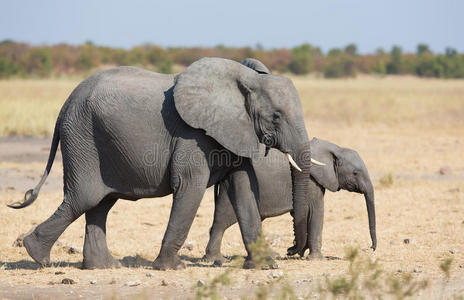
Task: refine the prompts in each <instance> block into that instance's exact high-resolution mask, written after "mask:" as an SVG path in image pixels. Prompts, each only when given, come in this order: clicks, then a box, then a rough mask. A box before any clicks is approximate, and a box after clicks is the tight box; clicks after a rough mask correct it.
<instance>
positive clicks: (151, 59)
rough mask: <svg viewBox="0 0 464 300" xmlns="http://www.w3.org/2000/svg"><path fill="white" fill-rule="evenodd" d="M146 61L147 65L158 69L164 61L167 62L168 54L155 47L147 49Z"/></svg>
mask: <svg viewBox="0 0 464 300" xmlns="http://www.w3.org/2000/svg"><path fill="white" fill-rule="evenodd" d="M147 51H148V52H147V60H148V63H149V64H151V65H153V66H156V67H159V66H161V65H162V64H163V63H164V62H165V61H167V60H169V54H168V53H167V52H166V50H164V49H163V48H161V47H159V46H155V45H151V46H149V47H147Z"/></svg>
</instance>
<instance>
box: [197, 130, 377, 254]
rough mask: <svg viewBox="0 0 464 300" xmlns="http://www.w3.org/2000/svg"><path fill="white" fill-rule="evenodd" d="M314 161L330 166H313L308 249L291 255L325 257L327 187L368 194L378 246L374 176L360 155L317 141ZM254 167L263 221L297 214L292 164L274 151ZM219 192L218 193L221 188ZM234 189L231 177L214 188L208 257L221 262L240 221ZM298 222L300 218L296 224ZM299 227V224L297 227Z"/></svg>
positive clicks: (372, 232)
mask: <svg viewBox="0 0 464 300" xmlns="http://www.w3.org/2000/svg"><path fill="white" fill-rule="evenodd" d="M310 145H311V157H314V158H315V159H316V160H318V161H320V162H323V163H325V166H318V165H312V166H311V171H310V173H311V177H310V179H309V180H308V185H309V193H308V196H307V199H306V200H307V203H306V208H307V209H306V212H304V213H306V214H307V224H305V225H304V226H307V240H306V243H305V245H303V246H300V247H298V245H295V246H293V247H291V248H289V249H288V252H287V255H294V254H297V253H298V254H299V255H301V256H303V255H304V252H305V251H306V249H309V251H310V252H309V256H308V258H309V259H322V258H323V256H322V253H321V246H322V238H321V233H322V225H323V219H324V202H323V200H324V193H325V189H328V190H330V191H332V192H336V191H339V190H340V189H344V190H347V191H350V192H356V193H362V194H364V197H365V200H366V206H367V212H368V217H369V231H370V235H371V240H372V246H371V248H372V249H374V250H375V248H376V246H377V239H376V231H375V205H374V189H373V186H372V183H371V180H370V178H369V173H368V171H367V168H366V166H365V165H364V162H363V160H362V159H361V157H360V156H359V154H358V153H357V152H356V151H354V150H351V149H347V148H341V147H339V146H337V145H335V144H333V143H330V142H327V141H324V140H321V139H317V138H313V139H312V140H311V142H310ZM253 167H254V170H255V172H256V176H257V179H258V182H259V199H260V203H259V205H258V206H259V212H260V215H261V219H263V220H264V219H266V218H269V217H274V216H279V215H282V214H284V213H287V212H291V213H292V215H293V214H294V211H293V207H294V203H293V198H292V178H291V172H290V166H289V163H288V160H287V159H286V158H285V155H283V154H282V153H280V152H278V151H274V150H272V149H271V150H270V152H269V154H268V155H267V156H266V157H263V158H259V159H255V160H253ZM218 188H219V190H218ZM229 195H230V191H229V188H228V180H227V178H225V179H223V180H222V181H221V182H219V184H218V186H216V189H215V198H214V199H215V210H214V221H213V225H212V227H211V230H210V239H209V242H208V246H207V247H206V254H205V256H204V257H203V259H204V260H206V261H218V260H219V261H222V260H223V256H222V254H221V241H222V237H223V235H224V231H225V230H226V229H227V228H229V227H230V226H231V225H233V224H234V223H236V222H237V218H236V216H235V213H234V210H233V207H232V205H231V202H230V201H229ZM294 222H295V220H294ZM294 226H297V225H296V224H294Z"/></svg>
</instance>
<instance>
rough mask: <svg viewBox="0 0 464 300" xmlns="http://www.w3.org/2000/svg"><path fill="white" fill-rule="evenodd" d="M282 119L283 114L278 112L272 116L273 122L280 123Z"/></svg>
mask: <svg viewBox="0 0 464 300" xmlns="http://www.w3.org/2000/svg"><path fill="white" fill-rule="evenodd" d="M281 118H282V114H281V113H280V112H278V111H276V112H274V114H273V115H272V120H273V121H275V122H279V121H280V119H281Z"/></svg>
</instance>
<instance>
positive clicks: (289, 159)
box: [287, 153, 301, 172]
mask: <svg viewBox="0 0 464 300" xmlns="http://www.w3.org/2000/svg"><path fill="white" fill-rule="evenodd" d="M287 159H288V161H289V162H290V164H291V165H292V166H293V167H294V168H295V169H297V170H298V171H300V172H301V169H300V167H298V165H297V164H296V162H295V161H294V160H293V158H292V156H291V155H290V154H288V153H287Z"/></svg>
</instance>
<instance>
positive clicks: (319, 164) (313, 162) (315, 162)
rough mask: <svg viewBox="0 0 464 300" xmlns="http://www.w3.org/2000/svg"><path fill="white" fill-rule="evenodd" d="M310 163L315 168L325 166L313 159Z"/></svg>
mask: <svg viewBox="0 0 464 300" xmlns="http://www.w3.org/2000/svg"><path fill="white" fill-rule="evenodd" d="M311 163H312V164H314V165H316V166H325V163H321V162H320V161H317V160H315V159H314V158H311Z"/></svg>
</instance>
